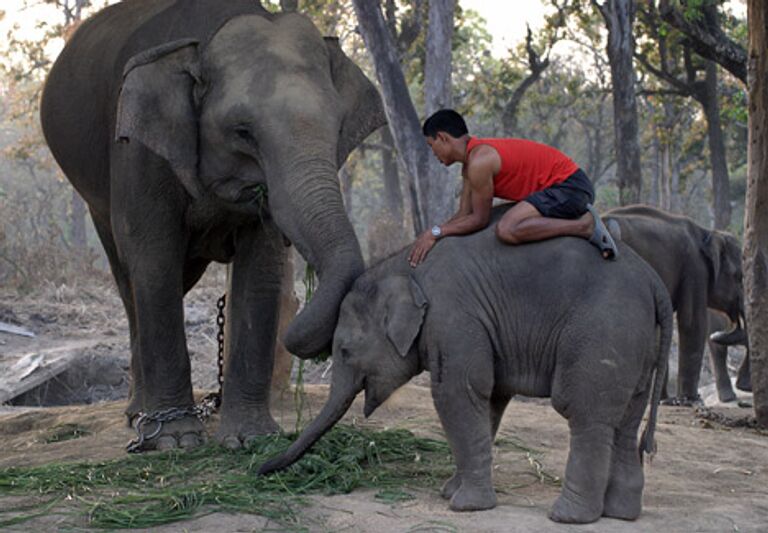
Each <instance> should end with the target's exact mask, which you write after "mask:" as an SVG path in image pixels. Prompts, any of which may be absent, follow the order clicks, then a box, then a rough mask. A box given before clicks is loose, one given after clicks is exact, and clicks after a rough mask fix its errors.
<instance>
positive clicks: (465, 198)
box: [446, 176, 472, 223]
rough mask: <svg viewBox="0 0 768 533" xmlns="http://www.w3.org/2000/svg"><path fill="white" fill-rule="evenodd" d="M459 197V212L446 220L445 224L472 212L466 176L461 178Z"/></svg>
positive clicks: (470, 195)
mask: <svg viewBox="0 0 768 533" xmlns="http://www.w3.org/2000/svg"><path fill="white" fill-rule="evenodd" d="M461 182H462V183H461V195H460V196H459V210H458V211H457V212H456V214H455V215H453V216H452V217H451V218H449V219H448V220H446V223H448V222H451V221H453V220H456V219H457V218H459V217H463V216H466V215H468V214H470V213H471V212H472V204H471V202H472V200H471V197H472V191H471V189H470V186H469V179H468V178H467V177H466V176H462V180H461Z"/></svg>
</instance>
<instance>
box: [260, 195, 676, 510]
mask: <svg viewBox="0 0 768 533" xmlns="http://www.w3.org/2000/svg"><path fill="white" fill-rule="evenodd" d="M501 211H502V212H503V208H502V209H501ZM499 215H500V210H499V209H498V208H497V209H496V210H495V212H494V217H495V219H496V220H498V218H499ZM620 247H621V254H620V259H619V260H618V261H605V260H604V259H602V258H601V257H600V254H599V253H597V252H596V251H595V248H594V247H593V246H592V245H590V244H589V243H588V242H587V241H586V240H584V239H577V238H571V237H565V238H559V239H552V240H548V241H544V242H538V243H532V244H525V245H520V246H508V245H505V244H502V243H501V242H499V240H498V239H497V238H496V236H495V234H494V228H493V225H491V226H489V227H488V228H486V229H485V230H483V231H481V232H478V233H475V234H473V235H469V236H464V237H447V238H444V239H441V240H440V241H439V242H438V243H437V245H436V246H435V247H434V249H433V250H432V251H431V252H430V254H429V256H428V257H427V259H426V261H425V262H424V263H423V264H422V265H420V266H419V267H417V268H416V269H411V267H410V266H408V262H407V260H406V257H407V253H408V250H407V249H406V250H403V251H402V252H400V253H398V254H396V255H394V256H392V257H391V258H389V259H387V260H385V261H383V262H381V263H380V264H378V265H376V266H375V267H373V268H371V269H369V270H368V271H366V272H365V274H363V275H362V276H361V277H360V278H359V279H358V280H357V281H356V282H355V284H354V286H353V288H352V290H351V291H350V293H349V294H348V295H347V296H346V297H345V299H344V301H343V303H342V306H341V314H340V317H339V324H338V326H337V327H336V332H335V335H334V342H333V367H332V368H333V377H332V383H331V392H330V397H329V399H328V402H327V403H326V405H325V406H324V408H323V410H322V412H321V413H320V415H319V416H318V417H317V418H316V419H315V420H314V421H312V423H311V424H310V425H309V426H308V427H307V428H306V430H305V431H304V432H303V433H302V434H301V435H300V436H299V438H298V440H296V442H294V443H293V444H292V445H291V447H290V448H289V449H288V451H287V452H286V453H285V454H283V455H281V456H279V457H277V458H275V459H272V460H270V461H268V462H267V463H265V464H264V465H263V466H262V467H261V469H260V473H267V472H271V471H274V470H277V469H280V468H285V467H287V466H288V465H290V464H292V463H293V462H294V461H296V460H298V459H299V458H300V457H301V455H302V454H303V453H304V452H306V450H307V449H308V448H309V447H310V446H312V444H313V443H315V442H316V441H317V440H318V439H319V438H320V437H321V436H322V435H323V433H324V432H326V431H327V430H328V429H330V427H331V426H332V425H333V424H335V423H336V422H337V421H338V420H339V419H340V418H341V417H342V415H343V414H344V413H345V412H346V410H347V409H348V408H349V406H350V405H351V403H352V401H353V400H354V398H355V396H356V395H357V393H358V392H359V391H360V390H362V389H364V390H365V411H364V412H365V415H366V416H369V415H370V414H371V413H373V412H374V410H375V409H376V408H377V407H378V406H379V405H381V404H382V402H384V401H385V400H386V399H387V398H388V397H389V396H390V395H391V394H392V393H393V392H394V391H395V390H396V389H397V388H398V387H400V386H401V385H403V384H404V383H406V382H407V381H408V380H409V379H410V378H411V377H412V376H414V375H416V374H418V373H419V372H421V371H422V370H428V371H429V372H430V374H431V380H432V397H433V399H434V403H435V407H436V409H437V413H438V415H439V416H440V421H441V422H442V425H443V429H444V430H445V434H446V436H447V438H448V442H449V444H450V446H451V450H452V452H453V457H454V459H455V461H456V473H455V474H454V476H453V477H452V478H451V479H450V480H448V481H447V482H446V483H445V485H444V486H443V489H442V495H443V496H444V497H445V498H447V499H450V502H451V503H450V506H451V509H454V510H456V511H470V510H479V509H488V508H491V507H493V506H495V504H496V496H495V493H494V490H493V485H492V481H491V456H492V451H491V445H492V442H493V439H494V436H495V434H496V431H497V430H498V427H499V422H500V421H501V418H502V415H503V413H504V409H505V407H506V406H507V403H508V402H509V400H510V398H511V397H512V396H513V395H515V394H522V395H526V396H535V397H551V398H552V406H553V407H554V408H555V410H557V412H559V413H560V414H562V415H563V416H564V417H565V418H567V419H568V424H569V427H570V431H571V440H570V452H569V455H568V463H567V466H566V472H565V482H564V485H563V490H562V494H561V495H560V497H559V498H558V499H557V501H556V502H555V504H554V506H553V507H552V509H551V511H550V518H552V519H553V520H556V521H559V522H572V523H584V522H592V521H595V520H597V519H598V518H599V517H600V516H611V517H616V518H623V519H628V520H633V519H635V518H637V516H638V515H639V514H640V510H641V496H642V489H643V484H644V480H643V469H642V464H641V454H642V452H643V451H648V450H650V449H651V446H652V442H653V430H654V424H655V418H656V406H657V403H658V400H659V396H660V394H661V381H662V379H663V376H661V375H660V373H661V372H663V371H664V369H665V368H666V361H667V355H668V351H669V343H670V337H671V329H672V308H671V305H670V302H669V296H668V295H667V293H666V290H665V289H664V286H663V285H662V283H661V281H660V280H659V279H658V276H657V275H656V274H655V273H654V272H653V271H652V270H651V269H650V268H649V267H648V265H647V264H646V263H645V262H644V261H643V260H642V259H640V258H639V257H638V256H637V255H636V254H634V253H633V252H632V251H631V250H630V249H629V248H627V247H626V246H625V245H620ZM654 370H655V373H656V378H655V381H654V385H653V395H652V400H651V402H652V404H651V405H652V408H651V415H650V418H649V423H648V427H647V428H646V431H645V432H644V435H643V439H642V442H641V444H640V445H639V447H638V439H637V431H638V427H639V425H640V422H641V420H642V418H643V413H644V411H645V407H646V405H647V404H648V399H649V396H651V388H652V387H651V381H652V379H651V377H652V373H653V372H654Z"/></svg>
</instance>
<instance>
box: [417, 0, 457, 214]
mask: <svg viewBox="0 0 768 533" xmlns="http://www.w3.org/2000/svg"><path fill="white" fill-rule="evenodd" d="M455 11H456V0H430V2H429V18H428V23H427V36H426V49H427V55H426V59H425V61H424V116H429V115H431V114H432V113H434V112H435V111H437V110H439V109H445V108H450V107H453V98H452V92H451V71H452V63H451V51H452V49H453V46H452V45H453V15H454V12H455ZM423 142H424V141H423V140H422V143H423ZM427 161H428V169H427V179H426V180H422V183H424V185H426V187H425V188H426V191H427V194H426V196H427V224H428V225H430V226H431V225H433V224H438V223H440V222H444V221H446V220H448V219H449V218H450V217H451V215H453V213H454V204H455V196H456V195H455V194H454V190H455V186H456V183H455V182H454V180H453V179H451V175H452V173H451V172H450V171H449V170H448V169H447V168H446V167H444V166H443V165H442V164H441V163H440V162H439V161H438V160H437V159H436V158H434V157H428V158H427Z"/></svg>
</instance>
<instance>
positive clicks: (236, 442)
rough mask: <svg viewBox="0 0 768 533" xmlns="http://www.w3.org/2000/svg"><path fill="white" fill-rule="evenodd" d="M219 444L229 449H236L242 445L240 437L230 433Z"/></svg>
mask: <svg viewBox="0 0 768 533" xmlns="http://www.w3.org/2000/svg"><path fill="white" fill-rule="evenodd" d="M221 444H222V445H223V446H224V447H225V448H229V449H230V450H237V449H239V448H240V447H242V444H240V439H238V438H237V437H235V436H234V435H230V436H229V437H225V438H224V440H223V441H222V442H221Z"/></svg>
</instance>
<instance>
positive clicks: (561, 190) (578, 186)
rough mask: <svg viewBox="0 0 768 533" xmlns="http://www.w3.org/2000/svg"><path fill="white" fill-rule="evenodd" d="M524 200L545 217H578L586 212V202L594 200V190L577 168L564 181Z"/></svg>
mask: <svg viewBox="0 0 768 533" xmlns="http://www.w3.org/2000/svg"><path fill="white" fill-rule="evenodd" d="M525 201H526V202H528V203H529V204H531V205H533V207H535V208H536V209H537V210H538V211H539V213H541V214H542V216H545V217H550V218H579V217H580V216H581V215H583V214H584V213H586V212H587V204H591V203H592V202H594V201H595V190H594V189H593V188H592V182H591V181H589V178H588V177H587V175H586V174H585V173H584V171H583V170H581V169H579V170H577V171H576V172H574V173H573V174H571V175H570V176H568V177H567V178H566V179H565V181H562V182H560V183H556V184H555V185H552V186H551V187H549V188H548V189H544V190H542V191H538V192H535V193H533V194H531V195H530V196H528V197H527V198H526V199H525Z"/></svg>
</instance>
